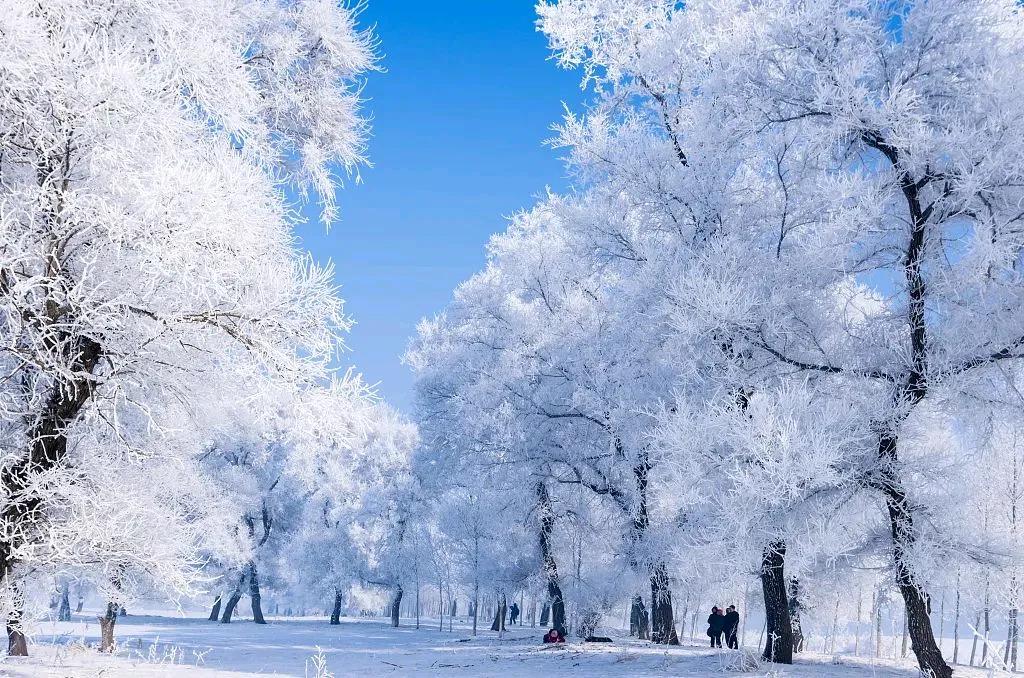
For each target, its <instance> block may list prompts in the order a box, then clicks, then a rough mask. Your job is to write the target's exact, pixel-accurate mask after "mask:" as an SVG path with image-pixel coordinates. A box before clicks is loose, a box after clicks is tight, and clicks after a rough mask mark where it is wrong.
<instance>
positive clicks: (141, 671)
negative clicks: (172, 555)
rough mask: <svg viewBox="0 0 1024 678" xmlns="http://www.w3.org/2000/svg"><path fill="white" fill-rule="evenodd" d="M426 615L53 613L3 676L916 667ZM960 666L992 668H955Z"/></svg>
mask: <svg viewBox="0 0 1024 678" xmlns="http://www.w3.org/2000/svg"><path fill="white" fill-rule="evenodd" d="M434 624H435V626H434V627H433V628H431V629H428V628H426V626H425V625H424V627H423V628H421V629H420V630H418V631H417V630H415V629H413V628H409V627H404V628H398V629H393V628H391V627H390V626H389V625H388V624H387V623H386V622H385V621H383V620H380V619H361V618H350V619H345V620H344V622H343V623H342V625H341V626H335V627H331V626H328V625H327V623H326V621H325V620H323V619H272V620H271V623H270V624H268V625H266V626H256V625H255V624H252V623H251V622H249V623H246V622H244V621H239V622H236V623H233V624H231V625H230V626H229V625H224V624H217V623H211V622H208V621H206V620H205V619H202V618H198V617H195V616H189V617H184V618H181V617H179V618H175V617H170V616H134V615H133V616H129V617H127V618H122V619H121V620H119V621H118V624H117V635H118V639H119V643H120V649H119V651H118V654H117V656H115V657H108V656H103V655H99V654H98V653H97V652H96V650H95V649H94V648H93V647H92V646H94V645H95V644H96V642H97V640H98V636H99V627H98V624H97V623H96V622H95V617H87V616H84V615H82V616H79V617H77V618H76V621H73V622H67V623H46V624H43V625H42V626H41V628H40V629H39V632H38V633H37V634H36V635H35V637H34V639H33V640H34V645H33V646H32V647H31V649H30V652H31V654H32V655H33V656H32V657H29V658H28V659H27V660H24V659H14V660H7V661H5V662H3V663H0V675H2V676H12V677H18V678H21V677H24V676H52V677H60V678H79V677H89V678H100V677H101V676H102V677H103V678H121V677H128V676H132V677H135V676H140V677H158V676H168V677H174V678H178V677H180V676H196V677H197V678H228V677H233V678H240V677H241V676H253V675H266V674H271V675H281V676H303V677H305V676H317V675H318V673H317V670H316V668H315V665H314V663H315V662H314V660H313V658H314V657H315V656H316V655H317V653H318V650H319V651H320V652H321V656H322V658H323V659H324V660H325V661H326V667H327V670H328V671H329V672H330V673H320V674H319V675H320V676H321V678H325V677H326V676H329V675H331V674H333V675H336V676H363V677H369V676H386V675H393V676H465V677H468V676H493V677H497V676H501V677H502V678H513V677H517V676H562V675H580V676H593V677H595V678H596V677H600V676H679V677H700V676H716V675H733V676H769V675H770V676H772V677H773V678H774V677H776V676H778V677H781V676H794V677H795V678H797V677H810V676H835V677H837V678H861V677H863V678H868V677H872V678H897V677H900V678H912V677H913V676H915V675H917V672H916V671H915V670H914V668H913V665H912V663H910V662H903V663H900V662H896V661H893V660H881V661H879V660H874V659H867V658H854V657H848V656H843V657H841V658H838V659H837V660H836V661H837V662H838V663H833V661H832V659H831V658H830V657H827V656H824V655H816V654H805V655H803V656H801V657H800V659H799V660H798V663H797V664H796V665H794V666H792V667H785V668H783V669H781V670H780V669H778V668H777V667H776V672H774V673H771V672H770V669H771V667H761V668H756V669H755V670H748V671H742V670H738V667H736V666H735V664H736V663H737V661H738V660H739V659H740V655H739V654H738V653H735V652H730V651H726V652H721V651H713V650H711V649H710V648H704V647H696V646H683V647H680V648H668V649H666V648H661V647H652V646H650V645H649V644H646V643H638V642H635V641H631V640H630V639H620V638H617V639H616V640H615V642H614V643H611V644H606V645H605V644H586V645H584V644H576V643H570V644H569V645H567V646H565V647H557V648H555V647H551V646H547V647H545V646H543V645H541V644H540V642H539V639H540V636H541V631H540V630H538V629H531V628H528V627H527V628H515V629H513V630H511V631H509V632H508V633H507V634H506V636H505V638H503V639H500V640H499V639H498V638H497V637H496V635H497V634H493V633H491V632H485V633H482V634H481V635H480V636H478V637H477V638H471V636H470V634H469V633H468V630H467V629H466V628H465V626H464V625H462V627H461V628H459V626H457V627H456V628H455V632H454V633H449V632H447V631H444V632H439V631H438V630H437V627H436V621H435V622H434ZM956 675H957V676H963V677H964V678H980V677H981V676H985V675H989V674H988V673H987V672H985V671H981V670H978V669H966V668H963V667H958V670H957V671H956Z"/></svg>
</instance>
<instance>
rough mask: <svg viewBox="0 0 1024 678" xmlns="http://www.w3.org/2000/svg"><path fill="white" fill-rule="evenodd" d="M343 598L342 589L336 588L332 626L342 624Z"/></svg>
mask: <svg viewBox="0 0 1024 678" xmlns="http://www.w3.org/2000/svg"><path fill="white" fill-rule="evenodd" d="M343 600H344V596H342V594H341V589H334V608H333V609H332V610H331V626H338V625H339V624H341V603H342V601H343Z"/></svg>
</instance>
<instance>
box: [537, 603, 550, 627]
mask: <svg viewBox="0 0 1024 678" xmlns="http://www.w3.org/2000/svg"><path fill="white" fill-rule="evenodd" d="M550 618H551V604H550V603H548V601H547V600H545V601H544V604H543V605H542V606H541V608H540V625H541V626H547V625H548V619H550Z"/></svg>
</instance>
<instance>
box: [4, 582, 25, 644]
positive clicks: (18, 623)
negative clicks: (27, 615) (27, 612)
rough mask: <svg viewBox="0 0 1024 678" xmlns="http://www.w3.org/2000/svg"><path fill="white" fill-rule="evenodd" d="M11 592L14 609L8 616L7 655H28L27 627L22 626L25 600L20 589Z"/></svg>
mask: <svg viewBox="0 0 1024 678" xmlns="http://www.w3.org/2000/svg"><path fill="white" fill-rule="evenodd" d="M11 593H12V595H11V598H12V600H11V603H12V607H13V609H12V610H11V613H10V616H8V617H7V656H9V657H27V656H28V642H27V641H26V639H25V629H24V627H23V626H22V620H23V619H24V609H25V607H24V605H25V600H24V598H23V597H22V594H21V591H20V590H18V589H14V590H13V591H12V592H11Z"/></svg>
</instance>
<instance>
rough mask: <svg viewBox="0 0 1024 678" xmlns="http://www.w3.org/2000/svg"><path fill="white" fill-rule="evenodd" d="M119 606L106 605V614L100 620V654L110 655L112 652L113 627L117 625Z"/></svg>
mask: <svg viewBox="0 0 1024 678" xmlns="http://www.w3.org/2000/svg"><path fill="white" fill-rule="evenodd" d="M119 610H120V606H119V605H118V604H117V603H107V611H106V613H105V614H104V615H103V616H102V617H100V618H99V620H100V652H106V653H111V652H113V651H114V625H115V624H117V613H118V611H119Z"/></svg>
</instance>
